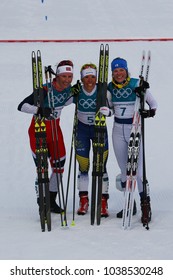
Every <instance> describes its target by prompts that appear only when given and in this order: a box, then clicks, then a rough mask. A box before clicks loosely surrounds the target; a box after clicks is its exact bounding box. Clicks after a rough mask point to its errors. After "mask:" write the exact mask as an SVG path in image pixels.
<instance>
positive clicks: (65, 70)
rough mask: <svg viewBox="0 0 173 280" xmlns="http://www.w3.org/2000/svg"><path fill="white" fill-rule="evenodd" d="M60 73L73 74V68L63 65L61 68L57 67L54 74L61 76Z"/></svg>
mask: <svg viewBox="0 0 173 280" xmlns="http://www.w3.org/2000/svg"><path fill="white" fill-rule="evenodd" d="M62 73H71V74H73V67H72V66H70V65H63V66H59V67H57V69H56V74H57V75H59V74H62Z"/></svg>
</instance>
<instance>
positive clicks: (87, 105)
mask: <svg viewBox="0 0 173 280" xmlns="http://www.w3.org/2000/svg"><path fill="white" fill-rule="evenodd" d="M79 104H80V106H82V107H83V108H84V109H89V108H90V109H95V108H96V99H94V100H93V99H91V98H88V99H87V100H85V99H80V100H79Z"/></svg>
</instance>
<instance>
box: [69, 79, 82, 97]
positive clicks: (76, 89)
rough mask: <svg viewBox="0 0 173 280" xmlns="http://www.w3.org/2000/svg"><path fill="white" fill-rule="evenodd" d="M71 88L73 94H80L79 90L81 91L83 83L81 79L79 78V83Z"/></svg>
mask: <svg viewBox="0 0 173 280" xmlns="http://www.w3.org/2000/svg"><path fill="white" fill-rule="evenodd" d="M70 90H71V93H72V94H73V95H78V94H79V92H80V91H81V83H80V81H79V80H77V83H76V84H75V85H73V86H72V87H71V89H70Z"/></svg>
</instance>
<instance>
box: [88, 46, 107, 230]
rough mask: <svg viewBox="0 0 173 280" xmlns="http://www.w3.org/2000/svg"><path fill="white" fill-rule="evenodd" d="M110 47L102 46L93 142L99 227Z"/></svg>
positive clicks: (94, 207) (94, 202)
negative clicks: (102, 107)
mask: <svg viewBox="0 0 173 280" xmlns="http://www.w3.org/2000/svg"><path fill="white" fill-rule="evenodd" d="M108 64H109V45H108V44H106V45H105V47H104V45H103V44H101V45H100V54H99V71H98V85H97V100H96V116H95V124H94V125H95V136H94V141H93V170H92V191H91V225H93V224H94V222H95V216H96V217H97V225H100V220H101V200H102V181H103V171H104V157H103V156H104V146H105V133H106V117H105V116H104V115H102V114H101V113H100V111H99V110H100V107H101V106H105V105H106V93H107V82H108Z"/></svg>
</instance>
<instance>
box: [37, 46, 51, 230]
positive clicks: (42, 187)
mask: <svg viewBox="0 0 173 280" xmlns="http://www.w3.org/2000/svg"><path fill="white" fill-rule="evenodd" d="M32 77H33V92H34V105H35V106H37V107H41V108H42V110H43V111H44V96H43V75H42V60H41V52H40V50H38V51H37V53H35V52H34V51H33V52H32ZM34 119H35V139H36V149H35V154H36V165H37V177H38V191H39V200H38V201H39V214H40V223H41V230H42V231H45V224H47V229H48V231H51V214H50V193H49V175H48V149H47V144H46V124H45V118H44V117H42V116H41V115H35V116H34Z"/></svg>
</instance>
